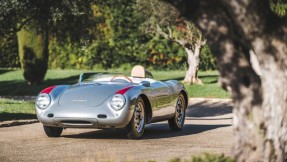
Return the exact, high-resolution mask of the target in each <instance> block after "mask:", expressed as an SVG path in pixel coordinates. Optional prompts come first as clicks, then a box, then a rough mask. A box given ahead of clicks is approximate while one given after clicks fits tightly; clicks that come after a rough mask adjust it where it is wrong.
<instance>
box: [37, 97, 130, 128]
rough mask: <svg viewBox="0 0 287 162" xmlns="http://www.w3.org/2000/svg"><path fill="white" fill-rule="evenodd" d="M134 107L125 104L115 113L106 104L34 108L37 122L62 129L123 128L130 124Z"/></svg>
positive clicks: (52, 105)
mask: <svg viewBox="0 0 287 162" xmlns="http://www.w3.org/2000/svg"><path fill="white" fill-rule="evenodd" d="M134 107H135V105H134V104H133V102H129V103H127V104H126V105H125V106H124V107H123V108H122V109H121V110H119V111H115V110H114V109H112V108H111V107H110V105H109V104H108V103H104V104H102V105H100V106H94V107H85V106H74V107H65V106H59V105H58V104H57V103H54V104H51V105H50V106H49V107H48V108H47V109H45V110H41V109H39V108H37V107H36V114H37V117H38V120H39V121H40V122H41V123H42V124H43V125H45V126H53V127H62V128H124V127H125V126H126V125H128V123H129V122H130V120H131V118H132V115H133V112H134Z"/></svg>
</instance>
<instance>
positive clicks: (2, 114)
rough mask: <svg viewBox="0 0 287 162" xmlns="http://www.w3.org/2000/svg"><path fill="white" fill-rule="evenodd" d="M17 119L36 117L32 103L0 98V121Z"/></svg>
mask: <svg viewBox="0 0 287 162" xmlns="http://www.w3.org/2000/svg"><path fill="white" fill-rule="evenodd" d="M19 119H36V115H35V106H34V103H33V102H28V101H15V100H8V99H0V122H3V121H7V120H19Z"/></svg>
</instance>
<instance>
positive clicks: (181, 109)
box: [176, 96, 185, 125]
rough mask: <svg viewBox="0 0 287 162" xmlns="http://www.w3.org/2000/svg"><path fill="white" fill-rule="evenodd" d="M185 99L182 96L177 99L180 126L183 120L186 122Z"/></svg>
mask: <svg viewBox="0 0 287 162" xmlns="http://www.w3.org/2000/svg"><path fill="white" fill-rule="evenodd" d="M184 109H185V108H184V99H183V98H182V96H179V97H178V99H177V103H176V117H177V124H178V125H182V123H183V120H184V115H185V111H184Z"/></svg>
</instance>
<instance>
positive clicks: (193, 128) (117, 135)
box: [62, 123, 230, 140]
mask: <svg viewBox="0 0 287 162" xmlns="http://www.w3.org/2000/svg"><path fill="white" fill-rule="evenodd" d="M228 126H230V125H229V124H219V125H199V124H195V125H194V124H187V125H185V126H184V128H183V130H182V131H179V132H173V131H171V130H170V129H169V126H168V123H158V124H150V125H147V127H146V129H145V133H144V135H143V137H142V139H141V140H148V139H161V138H171V137H179V136H188V135H192V134H198V133H201V132H205V131H209V130H212V129H217V128H222V127H228ZM62 137H65V138H82V139H128V138H127V136H126V130H121V129H118V130H96V131H91V132H85V133H80V134H69V135H62Z"/></svg>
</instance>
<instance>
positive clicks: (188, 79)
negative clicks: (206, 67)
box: [183, 45, 202, 84]
mask: <svg viewBox="0 0 287 162" xmlns="http://www.w3.org/2000/svg"><path fill="white" fill-rule="evenodd" d="M200 47H201V46H200V45H196V47H195V50H194V52H193V51H192V50H191V49H189V48H186V47H185V48H184V49H185V51H186V53H187V56H188V57H187V63H188V70H187V71H186V74H185V78H184V80H183V82H185V83H189V84H202V82H201V80H200V79H199V78H198V75H197V73H198V65H199V61H200V60H199V54H200Z"/></svg>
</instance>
